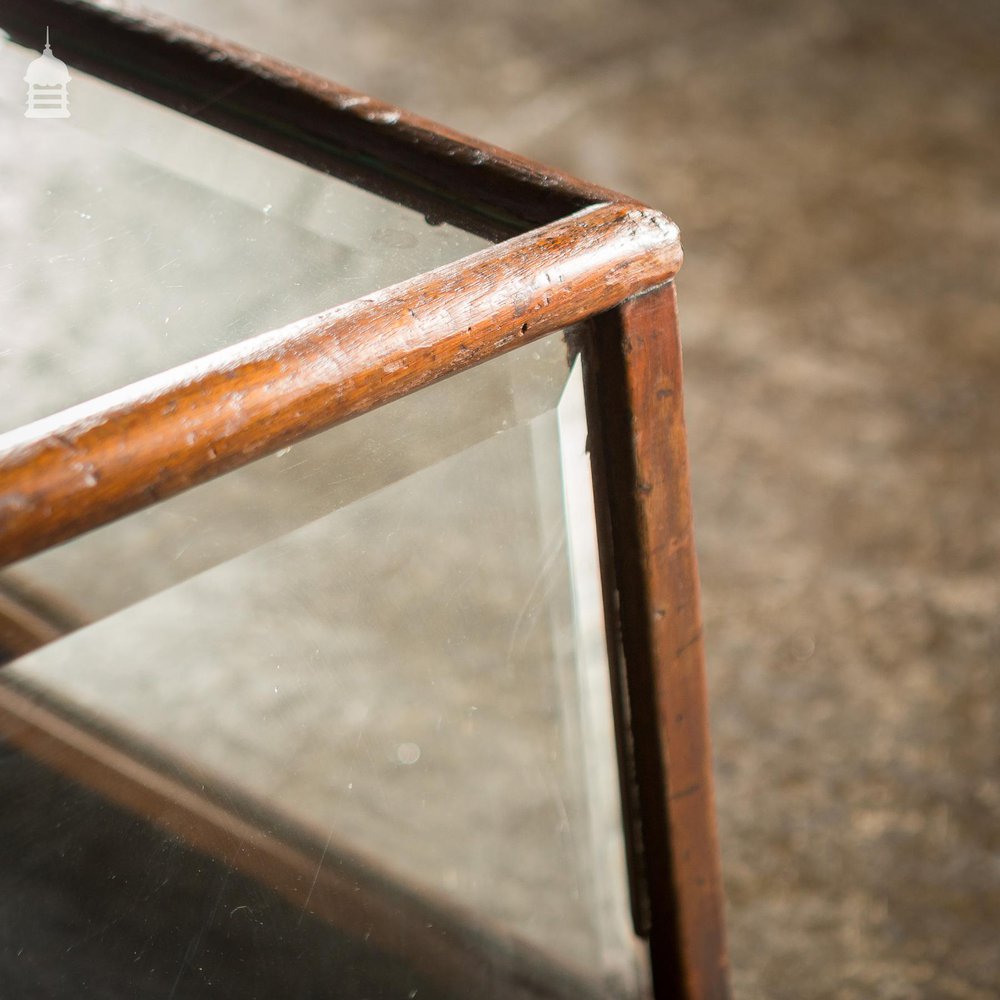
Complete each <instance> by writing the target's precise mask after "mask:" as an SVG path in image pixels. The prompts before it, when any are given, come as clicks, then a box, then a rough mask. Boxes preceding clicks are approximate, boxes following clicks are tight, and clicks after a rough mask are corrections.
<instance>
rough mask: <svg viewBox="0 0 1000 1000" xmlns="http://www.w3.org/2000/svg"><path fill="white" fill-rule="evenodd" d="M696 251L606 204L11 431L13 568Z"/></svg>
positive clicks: (5, 555)
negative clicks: (684, 249) (18, 562)
mask: <svg viewBox="0 0 1000 1000" xmlns="http://www.w3.org/2000/svg"><path fill="white" fill-rule="evenodd" d="M680 261H681V250H680V244H679V242H678V234H677V228H676V226H674V224H673V223H671V222H670V221H669V220H667V219H665V218H664V217H663V216H661V215H659V214H658V213H656V212H654V211H652V210H650V209H645V208H639V207H634V206H627V205H605V206H596V207H594V208H590V209H587V210H585V211H583V212H580V213H578V214H577V215H575V216H572V217H570V218H569V219H565V220H563V221H560V222H556V223H553V224H551V225H549V226H545V227H543V228H542V229H539V230H536V231H534V232H532V233H529V234H527V235H525V236H521V237H517V238H515V239H513V240H510V241H508V242H506V243H503V244H500V245H498V246H496V247H490V248H489V249H487V250H484V251H482V252H480V253H478V254H474V255H472V256H470V257H467V258H465V259H464V260H462V261H459V262H458V263H456V264H451V265H448V266H446V267H442V268H439V269H438V270H436V271H432V272H430V273H428V274H425V275H421V276H420V277H418V278H414V279H412V280H410V281H406V282H403V283H402V284H399V285H394V286H392V287H391V288H387V289H384V290H383V291H381V292H378V293H376V294H374V295H372V296H370V297H368V298H364V299H358V300H355V301H354V302H350V303H347V304H346V305H343V306H339V307H337V308H335V309H331V310H329V311H327V312H324V313H320V314H319V315H317V316H313V317H310V318H308V319H305V320H301V321H299V322H298V323H295V324H292V325H291V326H289V327H284V328H282V329H280V330H276V331H273V332H271V333H267V334H263V335H261V336H259V337H255V338H251V339H250V340H246V341H243V342H242V343H240V344H237V345H234V346H233V347H230V348H226V349H224V350H221V351H219V352H217V353H215V354H212V355H209V356H208V357H205V358H202V359H200V360H197V361H193V362H190V363H188V364H185V365H181V366H180V367H178V368H174V369H172V370H170V371H167V372H164V373H162V374H160V375H156V376H153V377H152V378H149V379H146V380H145V381H142V382H138V383H135V384H134V385H132V386H129V387H127V388H124V389H120V390H117V391H115V392H112V393H110V394H108V395H106V396H102V397H99V398H97V399H94V400H91V401H90V402H88V403H84V404H81V405H80V406H77V407H74V408H72V409H69V410H66V411H64V412H62V413H60V414H56V415H55V416H53V417H48V418H46V419H43V420H40V421H37V422H36V423H33V424H28V425H26V426H25V427H22V428H20V429H18V430H15V431H11V432H9V433H7V434H4V435H0V565H7V564H9V563H11V562H14V561H16V560H18V559H22V558H24V557H25V556H28V555H31V554H33V553H36V552H39V551H41V550H42V549H45V548H48V547H49V546H51V545H54V544H57V543H59V542H62V541H65V540H67V539H69V538H72V537H74V536H75V535H79V534H81V533H82V532H84V531H88V530H89V529H91V528H94V527H97V526H98V525H101V524H105V523H107V522H108V521H112V520H115V519H116V518H119V517H122V516H124V515H125V514H128V513H130V512H132V511H135V510H138V509H140V508H142V507H146V506H149V505H150V504H152V503H155V502H157V501H159V500H162V499H164V498H166V497H169V496H173V495H174V494H176V493H179V492H181V491H182V490H186V489H188V488H190V487H192V486H195V485H197V484H199V483H202V482H205V481H207V480H208V479H211V478H214V477H215V476H218V475H221V474H222V473H224V472H227V471H229V470H230V469H234V468H237V467H238V466H241V465H246V464H247V463H248V462H252V461H253V460H254V459H256V458H260V457H261V456H263V455H265V454H268V453H270V452H273V451H277V450H278V449H280V448H284V447H287V446H288V445H291V444H293V443H295V442H296V441H299V440H301V439H302V438H304V437H307V436H309V435H311V434H315V433H317V432H318V431H321V430H323V429H325V428H328V427H331V426H333V425H334V424H337V423H339V422H341V421H343V420H347V419H348V418H350V417H352V416H356V415H357V414H359V413H363V412H366V411H368V410H371V409H373V408H374V407H376V406H380V405H383V404H385V403H388V402H390V401H392V400H394V399H398V398H400V397H401V396H403V395H406V394H407V393H411V392H414V391H415V390H417V389H420V388H422V387H424V386H426V385H429V384H431V383H432V382H436V381H438V380H440V379H442V378H445V377H447V376H449V375H453V374H455V373H457V372H460V371H464V370H465V369H468V368H471V367H472V366H473V365H476V364H479V363H480V362H482V361H485V360H487V359H489V358H491V357H494V356H496V355H498V354H500V353H502V352H504V351H508V350H512V349H514V348H516V347H518V346H519V345H521V344H524V343H526V342H529V341H531V340H533V339H535V338H537V337H540V336H542V335H543V334H546V333H549V332H551V331H553V330H556V329H559V328H562V327H565V326H567V325H569V324H571V323H575V322H577V321H579V320H581V319H584V318H586V317H588V316H590V315H593V314H594V313H597V312H600V311H603V310H605V309H608V308H610V307H612V306H614V305H615V304H616V303H618V302H621V301H622V300H623V299H624V298H627V297H628V296H629V295H632V294H634V293H635V292H637V291H639V290H641V289H643V288H646V287H649V286H650V285H653V284H656V283H658V282H661V281H664V280H667V279H669V278H670V277H672V276H673V274H674V273H675V272H676V270H677V268H678V267H679V265H680ZM456 419H461V418H460V415H456Z"/></svg>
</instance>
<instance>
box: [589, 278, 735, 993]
mask: <svg viewBox="0 0 1000 1000" xmlns="http://www.w3.org/2000/svg"><path fill="white" fill-rule="evenodd" d="M594 326H595V328H596V330H595V335H594V336H591V337H589V338H585V339H584V342H583V343H584V361H585V367H586V378H587V383H588V384H587V388H588V392H587V400H588V421H589V425H590V436H591V437H590V439H591V452H592V461H593V466H594V475H595V489H596V491H597V501H598V506H599V534H600V536H601V537H600V541H601V549H602V571H603V573H604V575H605V591H606V595H608V609H609V617H608V621H609V632H611V631H614V624H615V623H617V626H618V628H617V635H616V636H614V637H613V638H609V647H610V649H611V653H612V662H613V663H614V662H615V660H617V659H618V654H619V653H620V654H621V656H622V658H623V662H620V663H619V664H618V666H619V668H620V672H619V676H620V679H621V680H622V682H623V683H622V687H621V688H620V689H619V691H618V696H619V697H618V704H617V706H616V707H617V708H618V711H619V712H620V716H619V722H618V725H617V727H616V728H618V730H619V733H620V734H621V733H625V734H626V738H625V740H624V741H620V743H619V752H620V753H622V754H624V759H623V761H622V769H621V770H622V775H623V784H624V795H623V799H624V806H625V810H626V818H627V828H628V830H629V833H630V834H631V835H632V837H633V838H635V839H634V840H633V845H632V847H633V850H632V854H633V857H632V858H631V862H632V871H633V877H634V881H633V884H635V882H636V881H638V882H639V884H640V885H642V884H645V885H646V887H647V888H648V897H647V898H645V899H644V898H642V897H641V896H640V898H639V900H638V906H637V911H638V912H637V918H638V920H640V921H642V922H645V923H646V928H645V929H646V930H647V931H648V935H649V941H650V953H651V958H652V965H653V981H654V986H655V992H656V995H657V996H658V997H670V998H682V1000H725V998H727V997H728V996H729V986H728V970H727V963H726V947H725V932H724V922H723V887H722V880H721V872H720V865H719V848H718V841H717V834H716V825H715V805H714V795H713V779H712V760H711V747H710V737H709V727H708V707H707V696H706V686H705V664H704V652H703V647H702V632H701V612H700V598H699V589H698V571H697V564H696V558H695V550H694V536H693V533H692V519H691V497H690V487H689V482H688V458H687V443H686V433H685V426H684V410H683V395H682V386H681V351H680V340H679V337H678V331H677V315H676V303H675V292H674V286H673V283H672V282H670V283H668V284H665V285H664V286H662V287H660V288H657V289H654V290H652V291H648V292H646V293H645V294H643V295H641V296H638V297H634V298H632V299H630V300H627V301H625V302H623V303H622V304H621V305H620V306H619V307H618V308H617V309H615V310H613V311H611V312H609V313H606V314H605V315H603V316H600V317H598V318H597V319H596V320H595V322H594ZM623 742H624V746H623ZM636 809H638V816H636V815H635V814H634V811H635V810H636ZM630 813H631V815H629V814H630ZM646 907H648V913H647V912H646V909H645V908H646Z"/></svg>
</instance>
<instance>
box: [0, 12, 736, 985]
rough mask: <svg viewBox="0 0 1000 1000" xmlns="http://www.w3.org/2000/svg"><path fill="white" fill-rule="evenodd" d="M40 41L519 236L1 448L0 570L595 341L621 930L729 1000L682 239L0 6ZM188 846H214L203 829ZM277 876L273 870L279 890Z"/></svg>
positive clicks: (29, 39) (511, 160)
mask: <svg viewBox="0 0 1000 1000" xmlns="http://www.w3.org/2000/svg"><path fill="white" fill-rule="evenodd" d="M47 24H48V25H51V26H52V29H53V30H54V31H58V34H59V38H60V52H61V54H62V55H63V56H64V58H66V59H67V61H68V62H69V63H70V64H71V65H73V66H75V67H78V68H79V69H81V70H83V71H86V72H90V73H93V74H94V75H96V76H99V77H101V78H103V79H105V80H108V81H110V82H112V83H116V84H119V85H121V86H124V87H126V88H128V89H130V90H133V91H134V92H136V93H139V94H142V95H144V96H146V97H149V98H152V99H154V100H157V101H159V102H161V103H163V104H165V105H167V106H169V107H172V108H175V109H177V110H180V111H183V112H185V113H187V114H190V115H192V116H194V117H198V118H200V119H202V120H204V121H206V122H209V123H210V124H213V125H216V126H218V127H221V128H224V129H227V130H228V131H230V132H233V133H234V134H236V135H240V136H242V137H244V138H247V139H250V140H252V141H254V142H257V143H259V144H261V145H264V146H267V147H268V148H270V149H272V150H275V151H277V152H280V153H283V154H285V155H287V156H290V157H292V158H294V159H296V160H299V161H301V162H303V163H306V164H308V165H311V166H313V167H316V168H318V169H321V170H324V171H326V172H328V173H331V174H334V175H336V176H339V177H343V178H346V179H348V180H350V181H352V182H353V183H356V184H358V185H360V186H363V187H366V188H369V189H370V190H373V191H376V192H378V193H380V194H383V195H387V196H388V197H391V198H393V199H395V200H397V201H399V202H401V203H403V204H406V205H408V206H411V207H414V208H417V209H419V210H421V211H424V212H425V213H427V214H428V216H429V217H431V218H432V219H434V220H441V221H449V222H454V223H456V224H458V225H460V226H463V227H465V228H467V229H469V230H471V231H474V232H477V233H480V234H483V235H487V236H489V237H491V238H498V239H499V238H504V237H509V236H512V235H515V234H520V233H524V234H525V235H523V236H519V237H517V238H515V239H512V240H510V242H508V243H505V244H501V245H499V246H497V247H495V248H493V249H492V250H488V251H485V252H483V253H481V254H478V255H475V256H473V257H470V258H467V259H466V260H464V261H461V262H459V263H457V264H454V265H450V266H448V267H445V268H442V269H440V270H438V271H435V272H432V273H431V274H428V275H424V276H422V277H420V278H417V279H414V280H412V281H409V282H405V283H403V284H401V285H397V286H395V287H393V288H390V289H386V290H385V291H383V292H379V293H378V294H376V295H373V296H370V297H368V298H366V299H362V300H359V301H357V302H353V303H349V304H347V305H345V306H341V307H338V308H336V309H332V310H330V311H329V312H326V313H323V314H320V315H318V316H314V317H310V318H307V319H304V320H301V321H300V322H298V323H295V324H292V325H291V326H289V327H286V328H284V329H282V330H279V331H275V332H273V333H270V334H265V335H263V336H261V337H257V338H254V339H252V340H249V341H246V342H245V343H243V344H239V345H236V346H235V347H232V348H229V349H227V350H224V351H221V352H219V353H217V354H214V355H212V356H210V357H208V358H205V359H201V360H199V361H195V362H192V363H190V364H188V365H184V366H181V367H180V368H177V369H174V370H173V371H170V372H166V373H164V374H162V375H159V376H156V377H154V378H152V379H147V380H146V381H144V382H141V383H138V384H136V385H134V386H131V387H128V388H125V389H122V390H119V391H118V392H116V393H112V394H110V395H108V396H105V397H102V398H100V399H98V400H95V401H92V402H90V403H87V404H84V405H82V406H79V407H75V408H74V409H72V410H69V411H66V412H64V413H63V414H59V415H57V416H55V417H52V418H48V419H47V420H43V421H39V422H37V423H35V424H32V425H29V426H28V427H26V428H22V429H21V430H19V431H15V432H12V433H11V434H7V435H4V436H3V437H2V438H0V564H7V563H10V562H12V561H15V560H17V559H21V558H24V557H25V556H27V555H30V554H31V553H34V552H38V551H40V550H42V549H44V548H46V547H48V546H51V545H54V544H57V543H59V542H61V541H65V540H67V539H70V538H72V537H74V536H75V535H78V534H80V533H81V532H84V531H87V530H89V529H91V528H93V527H96V526H97V525H100V524H104V523H107V522H108V521H111V520H114V519H115V518H118V517H121V516H123V515H125V514H127V513H129V512H131V511H134V510H137V509H139V508H141V507H144V506H147V505H149V504H152V503H155V502H157V501H158V500H161V499H163V498H165V497H168V496H172V495H174V494H176V493H178V492H179V491H181V490H184V489H188V488H190V487H192V486H195V485H197V484H198V483H201V482H204V481H206V480H207V479H209V478H211V477H213V476H216V475H219V474H221V473H223V472H225V471H227V470H229V469H233V468H236V467H237V466H239V465H242V464H245V463H247V462H250V461H253V460H254V459H256V458H259V457H261V456H262V455H265V454H267V453H269V452H271V451H274V450H277V449H279V448H282V447H285V446H287V445H289V444H291V443H293V442H295V441H297V440H300V439H301V438H303V437H305V436H306V435H309V434H313V433H316V432H318V431H320V430H322V429H324V428H326V427H330V426H332V425H333V424H335V423H337V422H339V421H341V420H346V419H348V418H350V417H351V416H355V415H357V414H359V413H363V412H365V411H366V410H368V409H371V408H372V407H374V406H378V405H381V404H383V403H386V402H389V401H391V400H393V399H397V398H399V397H400V396H402V395H404V394H405V393H408V392H413V391H415V390H418V389H420V388H421V387H423V386H425V385H428V384H430V383H431V382H433V381H435V380H438V379H441V378H445V377H447V376H448V375H451V374H454V373H456V372H459V371H463V370H465V369H467V368H469V367H471V366H472V365H474V364H478V363H479V362H481V361H485V360H487V359H488V358H490V357H493V356H495V355H496V354H498V353H500V352H502V351H506V350H512V349H514V348H516V347H518V346H520V345H522V344H524V343H526V342H528V341H530V340H532V339H534V338H535V337H538V336H541V335H543V334H545V333H548V332H551V331H553V330H555V329H558V328H561V327H566V326H569V325H571V324H574V323H579V322H581V321H587V320H593V322H592V323H591V324H590V325H589V327H587V328H585V331H584V333H583V334H582V336H583V341H584V357H585V362H586V375H587V404H588V417H589V420H590V422H591V444H592V454H593V464H594V476H595V488H596V496H595V500H596V502H597V506H598V515H599V521H600V535H601V537H600V554H601V564H602V576H603V580H604V588H605V595H606V602H607V617H608V626H609V627H608V633H609V639H610V647H611V654H612V663H613V665H614V669H615V671H616V674H617V681H618V683H617V685H616V709H617V713H618V720H617V722H618V739H619V752H620V756H621V760H622V775H623V793H624V794H623V803H624V809H625V813H626V826H627V839H628V841H629V854H630V867H631V872H632V878H633V886H634V895H635V911H636V912H635V916H636V925H637V928H638V929H639V930H640V932H641V933H643V934H645V935H647V936H648V937H649V943H650V952H651V958H652V967H653V976H654V987H655V994H656V996H657V997H658V998H660V1000H664V998H668V997H669V998H675V997H676V998H682V1000H724V998H725V997H727V996H728V985H727V977H726V968H725V944H724V931H723V920H722V888H721V881H720V877H719V865H718V845H717V842H716V835H715V819H714V807H713V799H712V782H711V756H710V748H709V738H708V726H707V713H706V707H705V680H704V664H703V654H702V641H701V625H700V615H699V610H698V584H697V571H696V566H695V559H694V548H693V541H692V534H691V507H690V494H689V487H688V473H687V455H686V443H685V434H684V425H683V412H682V402H681V368H680V348H679V341H678V338H677V328H676V314H675V307H674V291H673V286H672V284H670V280H671V279H672V277H673V276H674V274H675V272H676V270H677V268H678V266H679V264H680V259H681V255H680V247H679V244H678V241H677V232H676V229H675V227H673V225H672V224H671V223H669V221H668V220H666V219H664V217H663V216H661V215H659V213H656V212H653V211H651V210H649V209H646V208H643V207H642V206H638V205H636V204H634V203H633V202H631V201H630V200H629V199H627V198H624V197H623V196H621V195H618V194H616V193H615V192H611V191H607V190H605V189H602V188H598V187H595V186H593V185H589V184H586V183H584V182H581V181H578V180H576V179H575V178H572V177H569V176H567V175H565V174H562V173H560V172H559V171H554V170H550V169H548V168H545V167H543V166H540V165H538V164H535V163H532V162H531V161H528V160H525V159H523V158H522V157H518V156H515V155H514V154H510V153H507V152H505V151H503V150H499V149H496V148H495V147H492V146H488V145H485V144H482V143H477V142H476V141H475V140H472V139H469V138H468V137H465V136H461V135H459V134H457V133H454V132H452V131H450V130H448V129H444V128H442V127H440V126H437V125H434V124H433V123H431V122H428V121H426V120H424V119H421V118H418V117H417V116H413V115H409V114H407V113H406V112H403V111H401V110H399V109H397V108H393V107H391V106H389V105H386V104H383V103H381V102H378V101H375V100H372V99H371V98H368V97H366V96H365V95H362V94H357V93H356V92H354V91H350V90H347V89H345V88H342V87H339V86H337V85H335V84H332V83H330V82H329V81H326V80H324V79H322V78H320V77H317V76H315V75H312V74H308V73H305V72H302V71H300V70H297V69H294V68H292V67H288V66H285V65H283V64H281V63H279V62H277V61H274V60H269V59H267V58H265V57H262V56H260V55H259V54H257V53H254V52H249V51H247V50H245V49H241V48H239V47H238V46H234V45H231V44H228V43H222V42H219V41H218V40H216V39H213V38H211V37H210V36H208V35H206V34H204V33H203V32H200V31H198V30H196V29H192V28H188V27H185V26H181V25H177V24H175V23H173V22H171V21H168V20H166V19H163V18H160V17H155V16H143V17H139V16H134V15H129V14H126V13H122V12H119V11H112V10H108V9H107V8H104V7H100V6H98V5H95V4H91V3H87V2H85V0H0V27H2V28H4V29H5V30H6V31H7V32H8V33H9V34H10V35H11V37H12V38H13V39H14V40H15V41H18V42H21V43H23V44H25V45H29V46H37V44H38V41H39V39H40V38H41V37H42V35H43V34H44V29H45V26H46V25H47ZM539 226H541V227H542V228H537V229H536V228H535V227H539ZM528 230H532V231H531V232H526V231H528ZM0 707H2V712H0V719H5V720H6V721H5V723H4V725H5V728H6V729H7V730H8V732H9V731H10V727H11V726H14V727H16V726H18V725H21V724H22V723H23V726H24V727H27V728H22V729H21V730H20V732H21V733H22V743H23V745H28V744H29V743H30V744H31V745H33V746H44V745H46V741H50V742H51V741H56V743H59V742H60V741H62V743H61V745H62V748H63V750H64V751H65V754H66V755H67V756H66V757H65V760H66V761H67V762H68V763H67V765H66V766H70V765H72V766H74V767H75V768H76V770H75V772H74V773H77V774H78V777H79V778H80V780H81V781H84V782H89V783H90V784H92V785H93V786H94V787H96V788H99V789H102V790H103V793H104V794H107V795H108V796H110V797H112V798H114V797H115V796H116V795H120V794H121V792H120V789H121V788H122V787H125V786H126V785H128V782H127V781H126V782H125V785H122V786H119V785H118V784H117V782H118V781H119V780H120V778H119V777H115V774H114V767H112V768H111V769H110V770H109V769H108V768H107V767H106V766H105V764H104V763H100V762H101V761H106V758H105V757H104V756H102V755H104V754H105V752H106V751H105V750H104V749H102V748H101V747H100V746H95V745H92V744H90V743H87V742H86V740H85V739H83V736H81V734H79V733H77V734H73V733H70V732H67V731H66V729H65V720H62V721H60V720H58V719H51V718H48V717H47V716H45V715H44V713H42V714H39V713H38V712H37V711H34V710H33V709H32V708H31V707H30V706H29V705H25V704H23V703H21V702H19V701H18V700H17V698H14V697H10V696H5V698H4V700H3V705H2V706H0ZM4 713H6V714H4ZM18 720H20V722H19V721H18ZM31 734H33V735H31ZM29 735H30V738H29ZM84 735H86V734H84ZM88 738H90V737H89V736H88ZM32 741H34V742H32ZM74 755H75V756H74ZM73 761H76V763H75V764H73ZM95 762H97V763H95ZM118 763H120V762H118ZM118 763H116V764H115V767H117V766H118ZM126 770H127V768H126ZM123 773H124V772H123ZM121 780H125V779H124V778H122V779H121ZM147 781H148V787H149V789H150V791H149V792H148V793H147V792H146V791H144V784H143V783H144V782H147ZM128 787H129V788H130V789H131V791H130V792H129V794H130V795H133V797H134V802H133V806H132V807H133V808H139V809H142V808H145V806H143V805H142V804H141V803H142V802H143V801H145V800H144V799H143V796H146V795H148V794H152V795H153V797H154V799H155V798H156V796H160V799H162V802H161V801H160V800H157V802H156V803H154V805H155V808H156V809H157V810H159V811H160V812H161V813H162V811H163V809H164V808H168V811H169V808H172V807H170V806H169V803H170V801H171V800H172V799H173V800H175V803H176V805H177V807H178V808H181V809H183V808H186V806H185V804H184V803H185V802H186V800H185V799H184V796H183V790H179V789H171V788H170V787H169V786H168V785H164V784H162V782H158V780H157V779H156V777H155V775H153V776H142V777H140V778H138V779H137V780H136V781H135V782H133V783H132V784H131V785H128ZM164 803H166V806H164ZM188 805H190V806H191V807H192V808H194V809H195V811H197V810H198V809H200V808H201V806H200V805H199V804H198V803H188ZM150 808H152V806H150ZM218 819H219V823H220V824H221V826H224V825H225V823H226V822H227V820H226V819H225V817H219V818H218ZM213 822H214V820H213ZM221 826H220V827H219V829H221ZM203 830H204V831H205V832H204V833H203V834H199V836H202V835H203V836H207V837H209V838H212V837H216V836H217V835H218V833H217V830H216V828H215V827H213V826H212V823H209V824H208V825H207V826H205V827H203ZM227 836H228V834H227ZM208 849H210V850H211V849H212V848H211V847H209V848H208ZM270 849H271V848H268V850H270ZM283 850H284V847H283V846H282V845H276V846H275V847H274V853H273V857H272V858H271V860H268V861H267V864H268V865H271V864H272V863H273V864H276V865H277V866H278V868H279V869H280V868H281V866H282V865H285V864H286V862H285V861H282V860H281V857H282V854H281V852H282V851H283ZM265 854H266V852H265ZM293 869H294V865H292V866H291V868H290V869H288V870H289V871H291V870H293ZM325 877H326V876H324V878H325ZM452 960H455V959H454V956H450V957H444V958H443V961H445V962H446V963H447V962H450V961H452Z"/></svg>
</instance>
